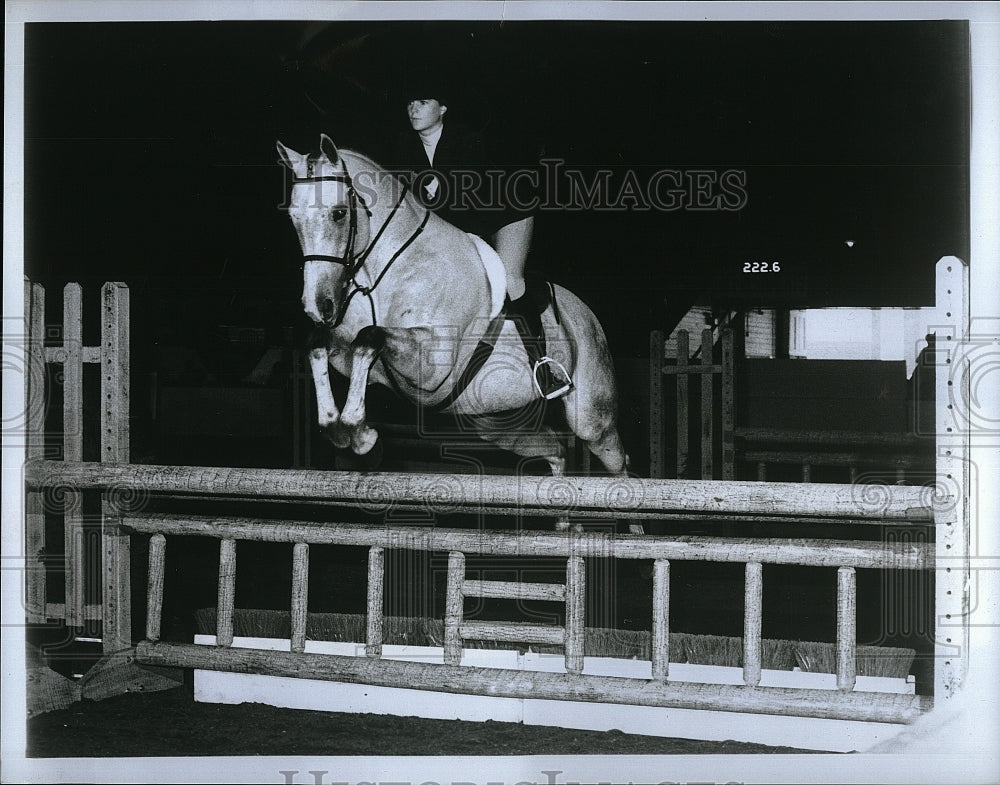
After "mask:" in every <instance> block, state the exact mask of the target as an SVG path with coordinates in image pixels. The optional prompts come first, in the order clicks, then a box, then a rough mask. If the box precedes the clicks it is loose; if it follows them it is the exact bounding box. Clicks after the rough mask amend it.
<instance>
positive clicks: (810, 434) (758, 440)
mask: <svg viewBox="0 0 1000 785" xmlns="http://www.w3.org/2000/svg"><path fill="white" fill-rule="evenodd" d="M733 433H734V435H735V436H736V438H737V439H738V440H740V441H742V442H744V443H747V444H807V445H810V446H814V447H815V446H817V445H823V446H855V447H896V448H912V449H920V448H924V449H925V450H928V451H932V450H933V447H934V443H933V440H932V439H928V438H927V437H923V438H921V437H919V436H915V435H913V434H911V433H890V432H874V431H872V432H869V431H821V430H808V429H794V428H752V427H737V428H736V429H734V431H733Z"/></svg>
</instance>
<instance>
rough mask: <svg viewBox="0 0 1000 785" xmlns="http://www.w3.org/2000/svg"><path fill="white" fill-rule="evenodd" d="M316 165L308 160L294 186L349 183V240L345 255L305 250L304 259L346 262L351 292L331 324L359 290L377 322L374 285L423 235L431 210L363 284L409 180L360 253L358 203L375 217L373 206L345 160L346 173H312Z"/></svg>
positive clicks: (374, 322)
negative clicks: (361, 279)
mask: <svg viewBox="0 0 1000 785" xmlns="http://www.w3.org/2000/svg"><path fill="white" fill-rule="evenodd" d="M312 167H313V165H312V163H310V164H309V168H308V170H307V173H306V176H305V177H295V178H293V179H292V186H293V187H294V186H296V185H302V184H305V183H323V182H335V183H344V185H346V186H347V209H348V212H349V215H350V218H349V221H350V223H349V224H348V228H347V241H346V243H345V245H344V255H343V256H332V255H330V254H306V255H304V256H303V257H302V261H303V262H332V263H333V264H339V265H343V267H344V268H345V271H346V273H347V280H348V282H349V283H350V284H351V286H352V287H353V288H352V289H351V291H350V292H347V288H346V287H345V288H344V293H343V294H342V295H341V302H340V303H339V307H338V309H337V312H338V316H337V321H336V322H335V323H334V324H333V325H332V326H333V327H334V328H335V327H338V326H339V325H340V323H341V322H342V321H343V320H344V316H345V315H346V313H347V307H348V306H349V305H350V303H351V300H352V299H353V298H354V296H355V295H356V294H363V295H364V296H366V297H367V298H368V303H369V305H370V306H371V311H372V324H376V323H377V320H376V316H375V301H374V300H373V299H372V296H371V295H372V292H373V291H374V290H375V287H376V286H378V284H379V282H380V281H381V280H382V278H384V277H385V274H386V273H387V272H388V271H389V268H390V267H392V265H393V263H394V262H395V261H396V260H397V259H398V258H399V257H400V256H401V255H402V253H403V252H404V251H405V250H406V249H407V248H408V247H409V246H410V244H411V243H412V242H413V241H414V240H416V239H417V237H419V236H420V233H421V232H423V230H424V227H425V226H426V225H427V221H428V219H429V218H430V210H426V209H425V211H424V218H423V220H422V221H421V222H420V225H419V226H418V227H417V228H416V229H415V230H414V231H413V233H412V234H411V235H410V237H409V238H408V239H407V240H406V242H404V243H403V244H402V245H401V246H400V247H399V248H398V249H397V250H396V252H395V253H394V254H393V255H392V257H391V258H390V259H389V262H388V263H387V264H386V265H385V267H383V268H382V272H380V273H379V275H378V277H377V278H376V279H375V280H374V281H373V282H372V283H371V285H370V286H362V285H361V284H359V283H358V280H357V274H358V272H360V270H361V268H362V267H364V265H365V262H366V261H367V260H368V257H369V256H370V255H371V252H372V250H373V249H374V248H375V245H376V243H378V241H379V240H380V239H381V237H382V235H383V234H384V233H385V230H386V229H387V228H388V226H389V223H390V222H391V221H392V219H393V217H394V216H395V215H396V212H397V211H398V210H399V207H400V205H401V204H402V203H403V200H404V199H405V198H406V194H407V191H409V188H410V184H409V183H408V182H405V181H404V183H403V189H402V192H401V193H400V195H399V199H398V200H397V201H396V204H395V205H394V206H393V208H392V211H391V212H390V213H389V216H388V217H387V218H386V219H385V222H384V223H383V224H382V226H381V227H379V230H378V232H376V233H375V236H374V237H373V238H371V240H370V241H369V242H368V245H367V247H366V248H365V249H364V250H363V251H362V252H361V253H355V243H356V242H357V239H358V205H359V204H360V205H361V207H363V208H364V211H365V214H366V215H367V216H368V218H371V217H372V213H371V210H370V209H369V208H368V204H367V203H366V202H365V200H364V199H362V198H361V195H360V194H359V193H358V191H357V189H356V188H355V187H354V181H353V180H351V174H350V172H348V171H347V165H346V163H344V173H343V174H328V175H313V174H312V171H313V168H312Z"/></svg>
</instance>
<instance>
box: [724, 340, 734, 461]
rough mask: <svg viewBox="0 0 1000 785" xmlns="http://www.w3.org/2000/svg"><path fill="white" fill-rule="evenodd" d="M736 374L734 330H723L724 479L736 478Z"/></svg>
mask: <svg viewBox="0 0 1000 785" xmlns="http://www.w3.org/2000/svg"><path fill="white" fill-rule="evenodd" d="M735 429H736V375H735V368H734V358H733V330H732V328H731V327H726V328H725V329H723V331H722V479H723V480H735V479H736V435H735Z"/></svg>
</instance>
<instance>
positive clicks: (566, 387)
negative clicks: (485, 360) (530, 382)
mask: <svg viewBox="0 0 1000 785" xmlns="http://www.w3.org/2000/svg"><path fill="white" fill-rule="evenodd" d="M506 310H507V315H508V318H510V319H511V320H512V321H514V323H515V324H516V325H517V328H518V333H519V334H520V335H521V340H522V341H523V342H524V348H525V350H526V351H527V353H528V361H529V363H530V365H531V370H532V373H533V376H534V384H535V388H536V389H537V390H538V393H539V395H541V396H542V397H543V398H545V399H547V400H552V399H554V398H559V397H561V396H563V395H566V394H567V393H568V392H570V391H571V390H572V389H573V380H572V379H571V378H570V376H569V374H568V373H567V372H566V369H565V368H564V367H563V365H562V363H560V362H559V361H557V360H554V359H552V358H551V357H548V356H547V355H546V354H545V333H544V331H543V329H542V318H541V312H540V310H539V308H538V306H537V304H536V303H535V301H534V300H533V299H532V297H531V295H530V294H528V292H525V293H524V294H523V295H521V296H520V297H518V298H517V299H516V300H510V299H509V298H508V300H507V304H506Z"/></svg>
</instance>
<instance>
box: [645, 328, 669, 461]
mask: <svg viewBox="0 0 1000 785" xmlns="http://www.w3.org/2000/svg"><path fill="white" fill-rule="evenodd" d="M665 343H666V339H665V336H664V334H663V331H662V330H653V331H652V332H651V333H650V334H649V476H650V477H655V478H657V479H662V478H663V477H665V476H666V466H664V460H663V452H664V448H665V447H666V443H667V434H666V429H665V428H664V422H665V419H664V417H663V408H664V403H663V361H664V359H665V358H664V356H663V355H664V351H665V349H664V344H665Z"/></svg>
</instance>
